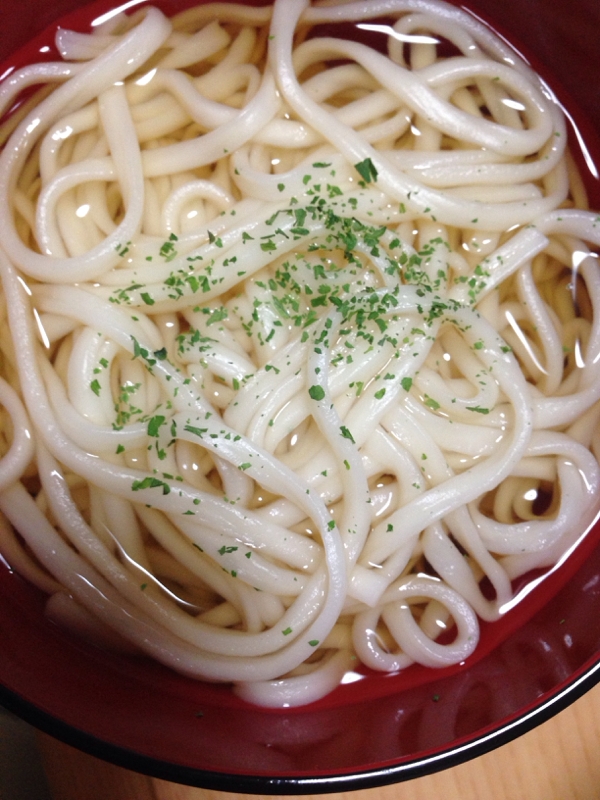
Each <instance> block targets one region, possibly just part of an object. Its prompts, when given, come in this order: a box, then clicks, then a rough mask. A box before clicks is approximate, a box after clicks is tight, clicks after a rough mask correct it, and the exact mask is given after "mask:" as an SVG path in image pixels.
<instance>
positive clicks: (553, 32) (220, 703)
mask: <svg viewBox="0 0 600 800" xmlns="http://www.w3.org/2000/svg"><path fill="white" fill-rule="evenodd" d="M158 4H159V5H160V6H161V7H162V8H163V9H164V10H166V11H167V12H168V11H169V4H170V0H165V2H160V3H158ZM81 5H82V4H81V3H79V2H78V0H54V1H53V2H52V3H41V4H40V3H39V2H38V0H3V3H2V24H1V26H0V74H2V73H3V72H4V70H5V69H6V68H8V67H9V66H10V65H11V64H13V63H17V62H19V63H23V60H24V59H25V60H26V59H27V58H31V57H32V54H33V53H34V52H38V51H40V49H41V48H43V47H45V46H51V45H52V40H53V36H52V30H53V29H52V23H53V21H54V20H55V19H56V18H58V17H59V16H61V15H64V14H68V15H69V16H68V17H67V21H66V24H67V25H68V26H70V27H73V28H75V29H79V30H85V29H86V24H87V23H89V21H90V20H91V19H93V18H94V16H96V15H97V13H99V9H104V8H105V7H106V5H104V6H98V5H96V6H94V8H95V9H96V11H95V12H90V11H89V9H87V10H82V9H80V8H79V6H81ZM128 5H130V4H128ZM467 5H468V7H469V8H470V9H471V10H473V11H474V12H475V13H477V14H479V15H481V16H482V17H483V18H485V19H486V20H490V21H491V22H492V23H493V25H494V26H495V27H496V28H497V29H498V30H499V31H501V32H502V33H504V34H505V35H506V36H507V37H508V38H509V39H510V40H511V41H512V42H513V43H517V46H518V47H520V43H522V44H523V45H524V46H523V48H522V52H524V54H525V55H526V56H527V57H529V58H530V59H531V60H532V62H533V64H534V66H535V67H536V68H538V69H540V70H541V71H542V72H543V73H544V74H545V76H546V77H547V78H548V80H549V82H551V83H552V85H553V87H554V88H555V89H556V93H557V95H558V97H559V99H560V100H561V102H563V103H564V105H565V106H566V108H567V109H568V110H569V112H570V114H571V115H572V117H573V120H574V125H575V126H576V128H577V129H578V130H579V131H580V132H581V133H582V134H583V137H584V139H585V141H586V143H587V145H588V147H589V150H590V156H591V159H590V160H589V161H588V166H586V165H585V160H582V164H583V168H584V170H586V178H587V179H588V184H589V190H590V196H591V198H592V202H593V205H594V206H595V207H596V208H600V187H599V186H598V179H597V176H596V177H595V176H594V175H593V171H594V169H593V166H591V168H590V165H593V163H594V162H595V163H596V164H600V157H599V154H600V147H599V146H598V142H597V140H596V134H595V130H600V82H599V81H597V80H595V79H593V80H591V81H590V76H598V75H599V74H600V49H599V48H598V47H597V40H596V39H597V31H598V30H600V4H598V3H597V0H570V2H569V3H568V4H566V3H557V2H555V0H503V2H502V3H501V4H498V3H497V2H496V0H469V2H468V4H467ZM48 26H50V27H48ZM40 32H41V33H40ZM36 37H37V38H36ZM30 41H33V42H34V44H29V45H28V47H27V48H26V50H25V51H22V52H20V53H17V54H16V55H14V56H11V55H10V54H11V53H14V52H15V51H16V49H17V48H19V47H21V46H22V45H24V44H25V43H26V42H30ZM573 524H574V525H577V520H573ZM599 536H600V528H598V527H596V528H594V529H592V530H591V531H590V532H589V534H588V536H587V537H586V538H585V539H584V541H583V543H582V544H581V545H580V547H579V548H578V550H577V551H576V552H575V554H574V555H573V556H572V557H571V558H570V559H569V560H568V561H567V562H566V564H564V565H563V566H562V567H561V568H560V569H558V570H556V571H555V572H554V573H553V574H552V575H550V576H548V577H547V578H546V579H545V580H543V581H541V582H540V583H539V585H537V586H536V587H535V588H534V589H533V590H532V591H531V592H530V593H529V595H528V596H527V598H526V600H525V601H524V602H522V603H520V604H519V605H518V606H517V607H516V608H515V609H514V610H513V611H511V612H509V613H508V614H507V615H506V617H505V619H504V620H503V622H502V623H498V625H497V626H489V627H486V626H484V627H483V632H482V647H481V650H480V651H479V653H478V655H477V657H474V658H472V659H471V660H470V661H468V662H467V663H466V664H464V665H462V666H459V667H456V668H452V669H449V670H442V671H431V670H429V671H427V670H423V669H418V668H411V669H409V670H408V671H407V672H406V673H405V674H403V675H402V676H389V677H383V676H366V677H363V678H361V679H356V680H353V681H349V682H348V683H346V684H344V685H342V686H341V687H340V688H339V689H338V690H337V691H336V692H334V693H333V694H332V695H330V696H329V697H327V698H326V699H324V700H322V701H320V702H319V703H316V704H313V705H311V706H308V707H306V708H303V709H294V710H288V711H270V710H261V709H257V708H253V707H251V706H248V705H246V704H244V703H243V702H242V701H240V700H238V699H236V698H235V697H234V696H233V695H232V694H231V693H230V691H229V689H228V688H227V687H220V686H212V685H207V684H203V683H200V682H195V681H192V680H189V679H186V678H183V677H180V676H179V675H176V674H174V673H172V672H170V671H169V670H167V669H166V668H164V667H162V666H160V665H158V664H154V663H151V662H149V661H146V660H143V659H136V658H131V657H126V656H122V655H116V654H113V653H108V652H105V651H102V650H99V649H97V648H95V647H93V646H91V645H87V644H85V643H84V642H81V641H78V640H76V639H75V638H73V637H71V636H69V635H68V634H67V633H65V632H64V631H62V630H60V629H59V628H57V627H55V626H54V625H52V624H50V623H49V622H48V621H47V620H46V619H45V618H44V615H43V606H44V598H43V597H42V595H41V594H39V593H38V592H37V591H36V590H35V589H33V588H32V587H30V586H29V585H27V584H26V583H25V582H24V581H22V580H21V579H20V578H19V577H18V576H17V575H15V574H14V573H12V572H11V571H10V569H9V568H8V567H7V565H5V564H4V563H2V562H1V561H0V643H1V644H0V702H2V703H3V704H4V705H5V706H6V707H8V708H9V709H11V710H12V711H14V712H16V713H17V714H19V715H20V716H22V717H23V718H24V719H26V720H27V721H29V722H30V723H32V724H34V725H36V726H37V727H39V728H40V729H42V730H44V731H46V732H48V733H50V734H52V735H54V736H56V737H58V738H60V739H62V740H64V741H66V742H68V743H69V744H71V745H74V746H75V747H78V748H80V749H82V750H86V751H88V752H90V753H92V754H94V755H96V756H99V757H101V758H104V759H107V760H109V761H112V762H114V763H116V764H120V765H122V766H125V767H128V768H130V769H134V770H138V771H141V772H145V773H148V774H150V775H153V776H157V777H160V778H164V779H167V780H171V781H176V782H180V783H188V784H191V785H197V786H202V787H206V788H213V789H220V790H229V791H236V792H254V793H258V794H286V793H289V794H301V793H316V792H327V791H332V792H333V791H342V790H350V789H361V788H367V787H370V786H376V785H381V784H385V783H392V782H395V781H401V780H406V779H409V778H414V777H418V776H422V775H425V774H427V773H431V772H434V771H436V770H440V769H444V768H446V767H450V766H454V765H456V764H458V763H460V762H462V761H465V760H467V759H470V758H473V757H475V756H478V755H481V754H483V753H485V752H487V751H489V750H491V749H493V748H494V747H497V746H499V745H501V744H504V743H505V742H507V741H509V740H510V739H513V738H515V737H516V736H519V735H521V734H523V733H525V732H526V731H528V730H530V729H531V728H532V727H534V726H535V725H538V724H539V723H541V722H543V721H545V720H547V719H548V718H549V717H551V716H552V715H553V714H555V713H557V712H558V711H560V710H562V709H563V708H564V707H565V706H567V705H568V704H569V703H571V702H573V701H574V700H576V699H577V698H578V697H580V696H581V695H582V694H583V693H584V692H586V691H587V690H588V689H590V688H591V687H592V686H593V685H594V684H595V683H596V682H597V681H598V679H599V678H600V624H598V623H597V620H599V619H600V547H598V546H596V542H597V541H598V538H599ZM357 677H358V676H354V678H357Z"/></svg>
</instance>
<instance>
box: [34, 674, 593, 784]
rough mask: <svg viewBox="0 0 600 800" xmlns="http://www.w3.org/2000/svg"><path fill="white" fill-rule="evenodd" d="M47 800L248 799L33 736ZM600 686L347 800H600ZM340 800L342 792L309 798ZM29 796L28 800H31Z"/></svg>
mask: <svg viewBox="0 0 600 800" xmlns="http://www.w3.org/2000/svg"><path fill="white" fill-rule="evenodd" d="M39 744H40V749H41V753H42V759H43V763H44V768H45V770H46V775H47V778H48V782H49V784H50V787H51V790H52V796H53V798H54V800H245V799H246V798H248V800H251V798H252V797H255V796H253V795H242V794H226V793H223V792H215V791H209V790H205V789H194V788H190V787H188V786H180V785H178V784H174V783H168V782H166V781H161V780H157V779H153V778H148V777H146V776H143V775H138V774H136V773H134V772H129V771H128V770H125V769H121V768H120V767H115V766H113V765H110V764H105V763H103V762H101V761H98V760H97V759H95V758H92V757H91V756H88V755H86V754H84V753H80V752H79V751H77V750H74V749H73V748H71V747H68V746H67V745H64V744H62V743H60V742H57V741H55V740H54V739H51V738H50V737H48V736H45V735H42V734H39ZM599 755H600V685H598V686H596V687H595V688H594V689H592V690H591V691H590V692H588V694H586V695H584V697H582V698H581V699H580V700H578V701H577V702H576V703H575V704H573V705H572V706H570V707H569V708H567V709H566V710H565V711H563V712H561V713H560V714H558V715H557V716H555V717H554V718H553V719H551V720H549V721H548V722H546V723H544V724H543V725H541V726H539V727H538V728H536V729H535V730H533V731H531V732H529V733H528V734H526V735H525V736H522V737H521V738H520V739H517V740H515V741H513V742H509V743H508V744H506V745H504V747H501V748H498V749H497V750H494V751H493V752H491V753H487V754H486V755H484V756H482V757H481V758H477V759H474V760H472V761H470V762H468V763H466V764H462V765H460V766H458V767H454V768H453V769H450V770H446V771H444V772H439V773H437V774H435V775H431V776H427V777H425V778H418V779H416V780H413V781H408V782H405V783H400V784H395V785H392V786H386V787H382V788H378V789H368V790H361V791H358V792H352V793H348V795H347V796H348V797H351V798H352V800H438V798H439V799H440V800H600V757H599ZM310 797H311V798H317V797H320V798H322V800H326V798H331V800H343V798H344V797H345V795H344V794H342V793H340V794H337V795H336V794H333V795H332V794H329V795H312V796H310ZM32 800H33V799H32Z"/></svg>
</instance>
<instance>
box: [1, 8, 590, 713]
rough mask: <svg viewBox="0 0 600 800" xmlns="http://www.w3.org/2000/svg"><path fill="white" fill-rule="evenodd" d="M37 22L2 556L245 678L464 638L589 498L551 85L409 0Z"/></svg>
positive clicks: (309, 695)
mask: <svg viewBox="0 0 600 800" xmlns="http://www.w3.org/2000/svg"><path fill="white" fill-rule="evenodd" d="M382 18H386V19H387V20H388V21H389V24H390V25H392V26H393V28H390V27H386V26H382V24H380V22H381V19H382ZM369 20H371V21H369ZM372 20H377V22H376V23H374V22H372ZM345 22H350V23H352V24H353V25H355V24H357V25H358V27H359V28H361V29H363V30H371V31H376V32H377V33H378V35H379V37H380V42H381V45H382V48H383V47H385V46H386V45H387V54H385V55H384V54H383V53H380V52H377V51H376V50H374V49H371V47H368V46H367V45H365V44H363V43H361V42H360V41H354V40H350V39H347V38H344V36H346V35H347V33H348V28H346V27H344V28H342V33H341V34H340V35H339V36H337V35H336V36H335V38H333V37H332V36H330V35H329V33H330V32H331V29H332V24H334V23H345ZM321 23H326V24H327V26H328V27H327V29H320V28H319V27H318V26H319V25H320V24H321ZM315 26H317V27H315ZM326 34H327V35H326ZM387 34H390V35H387ZM57 47H58V49H59V51H60V53H61V55H62V57H63V59H64V60H65V62H66V63H65V64H63V63H60V64H58V63H52V64H41V65H36V66H32V67H27V68H25V69H23V70H21V71H18V72H16V73H15V74H14V75H11V76H10V77H9V78H8V79H7V80H6V81H5V83H4V84H3V85H2V86H1V87H0V109H1V110H2V111H6V110H8V109H10V108H11V106H12V105H13V103H14V100H15V98H18V97H19V96H20V94H21V92H22V91H23V90H24V89H26V88H27V87H36V89H35V91H36V92H37V93H38V94H37V95H36V98H37V101H38V102H37V103H33V104H28V105H27V106H23V109H22V111H21V113H20V117H19V112H17V116H16V117H13V118H12V119H11V118H8V119H7V121H6V122H5V123H4V129H0V135H1V136H2V141H4V140H6V142H7V143H6V145H5V147H4V150H3V151H2V153H1V155H0V228H1V238H0V266H1V270H2V281H3V303H2V328H3V336H2V370H3V375H4V379H1V380H0V402H1V403H2V408H3V411H2V417H3V424H2V427H3V430H4V435H3V443H4V444H3V446H4V453H5V454H4V456H3V458H2V460H1V461H0V509H1V510H2V512H3V513H4V515H5V517H6V519H7V520H8V521H9V522H10V523H11V524H12V526H13V527H14V530H15V531H16V532H17V533H16V534H15V533H13V531H12V529H11V527H10V526H8V525H6V524H5V523H4V520H3V524H2V526H1V527H0V546H1V548H2V551H3V553H4V554H5V556H6V557H7V558H8V560H9V561H10V562H11V564H13V565H14V566H15V568H17V569H18V570H19V571H21V572H22V573H23V574H24V575H25V576H26V577H27V578H28V579H29V580H31V581H32V582H34V583H36V584H37V585H39V586H40V587H41V588H42V589H43V590H44V591H46V592H48V593H49V594H50V596H51V597H50V600H49V604H48V613H49V614H50V615H51V616H52V617H53V618H55V619H58V620H59V621H61V622H63V623H65V624H69V625H72V626H73V627H74V628H76V629H78V630H82V629H85V630H87V631H88V633H90V635H92V636H97V637H98V638H99V639H100V638H102V637H104V638H103V639H102V640H103V641H104V640H106V638H107V637H109V634H108V629H111V630H112V631H113V632H116V633H117V634H119V635H120V636H121V637H123V638H124V639H126V640H128V642H129V643H130V644H129V645H128V647H131V645H133V646H135V647H136V648H138V649H139V650H141V651H143V652H145V653H146V654H149V655H151V656H153V657H155V658H157V659H158V660H159V661H161V662H163V663H164V664H167V665H169V666H171V667H173V668H174V669H176V670H178V671H180V672H182V673H184V674H186V675H191V676H195V677H199V678H204V679H206V680H212V681H227V682H233V683H234V684H235V687H236V691H238V692H239V693H240V694H241V695H242V696H243V697H245V698H246V699H248V700H250V701H251V702H256V703H259V704H264V705H268V706H281V705H300V704H303V703H307V702H310V701H312V700H314V699H317V698H319V697H322V696H323V695H324V694H326V693H328V692H329V691H331V690H332V689H333V688H335V686H336V685H337V684H338V683H339V681H340V679H341V677H342V676H343V674H344V672H346V671H347V670H348V669H349V668H350V667H351V666H352V667H355V666H356V659H357V657H358V658H359V659H360V661H361V662H362V663H363V664H364V665H366V666H368V667H371V668H373V669H375V670H382V671H390V670H398V669H402V668H404V667H406V666H408V665H409V664H411V663H413V662H415V661H416V662H418V663H420V664H423V665H426V666H431V667H439V666H445V665H448V664H452V663H457V662H460V661H463V660H464V659H465V658H467V657H468V656H469V655H470V654H471V653H472V652H473V651H474V650H475V648H476V646H477V642H478V635H479V627H478V621H477V618H478V617H480V618H482V619H484V620H489V621H492V620H495V619H497V618H498V616H499V609H500V608H501V607H502V606H503V605H505V604H506V603H507V602H509V601H510V598H511V596H512V589H511V581H512V580H513V579H514V578H516V577H518V576H520V575H523V574H525V573H527V572H528V571H530V570H532V569H536V568H545V567H549V566H552V565H554V564H555V563H556V561H557V560H558V559H559V558H560V556H561V555H562V554H563V553H564V552H565V551H566V550H567V549H568V548H569V546H570V545H571V544H572V543H573V542H574V541H575V540H576V538H577V536H578V535H579V534H580V533H581V531H582V530H583V529H584V527H585V525H586V524H587V523H589V521H590V520H591V519H592V517H593V513H594V510H595V507H596V505H597V501H596V498H597V493H598V489H599V485H598V484H599V479H600V474H599V468H598V463H597V460H596V459H597V456H598V435H597V433H596V430H597V427H598V426H597V421H598V416H599V414H600V404H599V402H598V400H599V397H600V375H599V374H598V372H599V370H600V365H599V361H600V358H599V356H600V327H599V325H598V318H599V310H598V302H599V300H600V274H599V271H598V265H597V255H596V253H595V252H594V247H596V246H597V245H598V244H599V243H600V226H598V217H597V216H596V215H595V214H593V213H591V212H589V211H587V210H586V209H585V206H586V200H585V193H584V191H583V189H582V183H581V179H580V177H579V176H578V175H577V174H576V171H575V168H574V166H573V162H572V160H571V158H570V156H569V155H568V153H567V151H566V149H565V148H566V128H565V124H564V119H563V116H562V113H561V111H560V109H559V107H558V105H557V104H556V103H555V102H554V100H553V98H552V96H551V93H550V92H549V90H548V89H547V87H546V86H545V85H544V84H543V83H542V82H541V81H540V80H539V79H538V78H537V77H536V76H535V75H534V74H533V73H532V72H531V71H530V69H529V68H528V67H527V66H526V65H525V64H524V63H522V62H521V61H520V60H519V59H518V57H517V56H515V54H514V53H513V52H512V51H511V50H509V49H508V47H507V46H506V45H505V44H504V43H503V42H502V41H500V40H499V39H498V38H496V37H495V36H494V35H493V34H492V33H491V32H490V31H488V30H487V29H486V28H485V27H483V26H482V25H481V24H480V23H479V22H477V21H476V20H475V19H474V18H472V17H470V16H469V15H467V14H466V13H464V12H463V11H460V10H458V9H457V8H454V7H452V6H449V5H445V4H443V3H440V2H433V1H432V0H424V1H423V2H421V1H419V2H417V0H386V1H385V2H380V1H379V0H373V1H372V2H369V3H368V4H366V3H352V2H350V3H323V4H318V3H316V4H313V5H312V6H309V5H308V4H307V3H305V2H301V1H300V0H277V2H276V4H275V6H274V7H273V9H272V8H271V7H265V8H259V9H254V8H250V7H238V6H234V5H225V4H207V5H204V6H199V7H197V8H194V9H190V10H188V11H185V12H183V13H181V14H180V15H178V16H176V17H174V18H173V19H172V20H167V19H166V18H165V17H164V16H163V14H162V13H161V12H160V11H158V10H157V9H154V8H144V9H141V10H138V11H136V12H135V13H133V14H132V15H131V16H126V15H124V14H117V15H114V16H112V17H111V16H109V17H108V18H107V20H106V21H105V22H103V24H101V25H97V26H96V27H95V28H94V29H93V32H92V33H91V34H78V33H73V32H70V31H65V30H60V31H59V33H58V36H57ZM46 84H47V85H49V86H51V87H54V88H53V91H48V89H47V88H46ZM40 86H42V87H43V88H41V89H40V88H39V87H40ZM15 120H16V121H15ZM574 520H579V521H580V522H579V527H577V526H576V525H575V526H574V524H573V522H574ZM65 592H66V593H67V594H68V595H70V598H71V599H70V600H67V594H65ZM94 631H97V633H94ZM444 631H449V632H450V633H449V634H447V635H446V636H445V638H443V639H441V640H440V641H438V639H439V637H440V634H441V633H443V632H444ZM452 631H456V634H453V633H452ZM110 637H112V639H111V641H114V633H111V634H110ZM110 637H109V638H110Z"/></svg>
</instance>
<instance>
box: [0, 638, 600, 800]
mask: <svg viewBox="0 0 600 800" xmlns="http://www.w3.org/2000/svg"><path fill="white" fill-rule="evenodd" d="M597 683H600V652H598V653H596V655H595V656H594V657H592V658H591V659H589V660H588V662H587V663H586V664H584V665H583V666H582V667H581V668H580V669H579V670H578V671H577V672H576V673H574V674H573V675H571V676H570V678H568V679H567V680H566V681H564V682H563V683H562V684H558V685H557V686H555V687H554V688H553V689H552V690H550V691H549V692H546V693H545V694H543V695H541V696H540V697H539V698H538V699H537V700H536V701H534V702H533V703H531V704H530V706H528V707H527V708H525V709H523V710H522V711H521V712H519V713H517V714H514V715H512V716H510V717H507V718H505V719H503V720H500V721H498V722H496V723H494V724H493V725H492V726H490V729H489V730H488V731H487V732H480V733H474V734H472V735H470V736H468V737H465V738H464V739H463V740H460V741H457V742H454V743H451V744H449V745H446V746H443V747H440V748H439V749H437V750H435V751H433V752H428V753H422V754H416V755H415V756H414V757H411V758H410V760H400V761H398V762H397V763H392V764H389V763H386V764H385V765H382V766H381V767H376V768H373V769H354V770H352V771H351V772H347V773H335V774H323V775H321V774H319V775H282V776H272V777H271V776H265V775H252V774H243V773H242V774H233V773H231V774H230V773H225V772H219V771H210V770H202V769H197V768H193V767H188V766H185V765H183V764H176V763H173V762H170V761H162V760H159V759H157V758H153V757H151V756H148V755H144V754H143V753H139V752H136V751H135V750H130V749H128V748H124V747H121V746H120V745H115V744H112V743H110V742H107V741H104V740H103V739H100V738H98V737H97V736H95V735H94V734H90V733H88V732H86V731H83V730H80V729H78V728H77V727H76V726H74V725H72V724H70V723H67V722H64V721H63V720H60V719H58V718H57V717H54V716H52V714H50V713H48V712H46V711H43V710H41V709H40V708H38V707H37V706H35V705H34V704H33V703H31V702H29V701H28V700H26V699H25V698H23V697H21V696H20V695H19V694H17V693H16V692H14V691H12V690H11V689H8V688H7V687H6V686H3V685H1V684H0V704H2V705H3V706H4V707H5V708H6V709H7V710H8V711H11V712H12V713H14V714H16V715H17V716H19V717H20V718H21V719H23V720H24V721H25V722H27V723H29V724H30V725H32V726H34V727H35V728H37V729H39V730H40V731H42V732H44V733H47V734H49V735H50V736H52V737H54V738H55V739H58V740H60V741H62V742H64V743H65V744H67V745H70V746H71V747H74V748H76V749H78V750H81V751H83V752H85V753H87V754H89V755H91V756H94V757H96V758H99V759H102V760H103V761H107V762H109V763H112V764H114V765H116V766H118V767H123V768H125V769H128V770H131V771H133V772H139V773H141V774H144V775H148V776H149V777H153V778H159V779H161V780H166V781H170V782H173V783H179V784H184V785H187V786H194V787H197V788H202V789H209V790H213V791H222V792H235V793H244V794H257V795H258V794H262V795H303V794H325V793H333V792H348V791H357V790H360V789H373V788H375V787H378V786H386V785H389V784H393V783H401V782H404V781H408V780H412V779H415V778H421V777H424V776H426V775H432V774H434V773H436V772H440V771H442V770H445V769H450V768H452V767H455V766H458V765H459V764H463V763H465V762H467V761H470V760H471V759H474V758H478V757H479V756H482V755H484V754H485V753H488V752H490V751H492V750H495V749H496V748H498V747H501V746H502V745H505V744H507V743H508V742H510V741H512V740H514V739H516V738H518V737H520V736H522V735H523V734H525V733H527V732H529V731H531V730H533V729H534V728H536V727H537V726H539V725H541V724H543V723H544V722H547V721H548V720H550V719H551V718H552V717H554V716H555V715H556V714H558V713H560V712H561V711H564V710H565V709H566V708H567V707H568V706H569V705H571V704H572V703H574V702H575V701H577V700H578V699H580V698H581V697H582V696H583V695H584V694H586V692H588V691H590V690H591V689H592V688H593V687H594V686H595V685H596V684H597Z"/></svg>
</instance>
